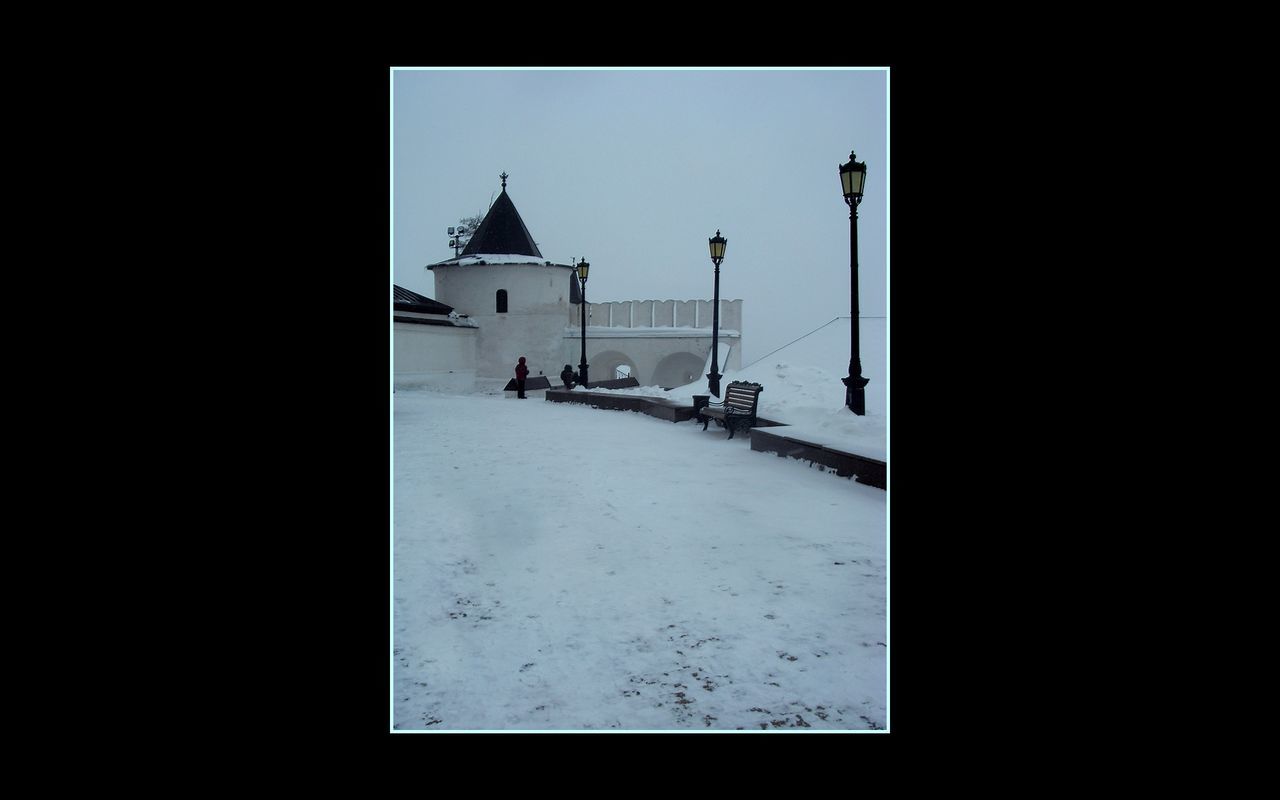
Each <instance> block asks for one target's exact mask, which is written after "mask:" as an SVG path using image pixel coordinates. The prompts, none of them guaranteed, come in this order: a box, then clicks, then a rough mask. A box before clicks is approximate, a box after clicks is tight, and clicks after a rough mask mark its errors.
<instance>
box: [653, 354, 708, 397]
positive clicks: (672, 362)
mask: <svg viewBox="0 0 1280 800" xmlns="http://www.w3.org/2000/svg"><path fill="white" fill-rule="evenodd" d="M705 361H706V358H705V357H702V356H696V355H694V354H693V353H672V354H671V355H669V356H667V357H666V358H664V359H662V361H660V362H658V367H657V369H655V370H654V371H653V381H652V383H653V384H655V385H657V386H661V387H662V388H664V389H674V388H675V387H677V386H684V385H685V384H689V383H693V382H694V381H696V380H697V379H698V378H700V377H701V376H702V365H703V363H704V362H705Z"/></svg>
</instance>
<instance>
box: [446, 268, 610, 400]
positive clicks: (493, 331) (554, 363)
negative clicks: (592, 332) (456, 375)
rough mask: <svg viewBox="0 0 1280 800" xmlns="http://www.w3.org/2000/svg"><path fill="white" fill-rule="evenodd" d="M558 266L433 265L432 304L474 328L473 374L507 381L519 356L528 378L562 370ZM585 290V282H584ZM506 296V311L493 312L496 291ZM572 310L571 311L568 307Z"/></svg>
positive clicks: (564, 312)
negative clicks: (462, 317)
mask: <svg viewBox="0 0 1280 800" xmlns="http://www.w3.org/2000/svg"><path fill="white" fill-rule="evenodd" d="M572 269H573V268H572V267H569V266H568V265H564V264H551V265H547V264H545V263H537V264H534V263H529V264H468V265H448V266H436V267H434V268H433V269H432V272H433V273H434V274H435V280H436V297H435V299H436V300H439V301H440V302H441V303H445V304H447V305H450V306H453V309H454V311H456V312H457V313H459V314H466V315H467V316H468V317H470V318H471V319H473V320H475V321H476V322H477V323H478V324H479V325H480V336H479V341H478V344H477V351H476V374H477V375H478V376H480V377H483V378H508V377H512V376H514V374H515V366H516V362H517V361H518V360H519V358H520V356H524V357H525V359H526V364H527V365H528V367H529V374H530V375H534V376H536V375H539V374H542V375H548V376H551V377H555V376H558V375H559V374H560V370H561V369H562V368H563V366H564V363H565V362H564V361H561V360H559V359H560V358H561V356H562V354H563V350H564V342H563V337H564V329H565V320H566V319H567V318H569V316H570V308H571V307H570V304H569V274H570V273H571V272H572ZM588 287H589V284H588ZM499 289H505V290H506V292H507V312H506V313H504V314H499V313H497V293H498V290H499ZM573 310H574V311H576V310H577V309H576V308H574V309H573Z"/></svg>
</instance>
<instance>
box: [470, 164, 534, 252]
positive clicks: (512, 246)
mask: <svg viewBox="0 0 1280 800" xmlns="http://www.w3.org/2000/svg"><path fill="white" fill-rule="evenodd" d="M504 183H505V181H504ZM481 253H486V254H492V255H523V256H537V257H538V258H542V257H543V256H542V253H541V252H540V251H539V250H538V245H537V244H535V243H534V241H533V236H532V235H531V234H530V233H529V229H528V228H526V227H525V226H524V220H522V219H520V212H519V211H516V205H515V203H512V202H511V198H510V197H508V196H507V190H506V188H505V187H504V188H503V190H502V194H500V195H498V199H497V200H494V201H493V205H492V206H490V207H489V213H488V214H485V215H484V219H483V220H482V221H481V222H480V227H479V228H476V232H475V234H474V235H472V237H471V241H469V242H467V246H466V248H464V249H463V251H462V255H464V256H470V255H477V254H481Z"/></svg>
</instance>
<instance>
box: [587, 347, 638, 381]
mask: <svg viewBox="0 0 1280 800" xmlns="http://www.w3.org/2000/svg"><path fill="white" fill-rule="evenodd" d="M624 364H625V365H626V366H628V367H630V368H631V374H632V375H633V376H635V378H636V379H637V380H639V379H640V370H639V368H637V367H636V362H635V359H633V358H631V356H629V355H627V354H626V353H620V352H618V351H617V350H605V351H604V352H603V353H596V354H595V355H593V356H590V357H589V358H588V359H587V369H588V374H587V377H589V378H590V379H591V382H592V383H595V382H596V381H611V380H613V375H614V373H615V372H616V371H617V369H618V367H620V366H623V365H624Z"/></svg>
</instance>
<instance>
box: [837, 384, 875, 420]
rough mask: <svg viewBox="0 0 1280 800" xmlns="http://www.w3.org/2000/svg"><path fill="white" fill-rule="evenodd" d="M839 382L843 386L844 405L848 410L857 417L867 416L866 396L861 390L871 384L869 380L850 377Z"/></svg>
mask: <svg viewBox="0 0 1280 800" xmlns="http://www.w3.org/2000/svg"><path fill="white" fill-rule="evenodd" d="M840 382H841V383H843V384H844V386H845V389H844V404H845V405H846V406H848V407H849V410H850V411H852V412H853V413H855V414H857V415H858V416H860V417H862V416H866V414H867V396H866V393H865V392H864V391H863V388H864V387H865V386H866V385H867V384H868V383H870V382H871V379H870V378H864V377H862V376H861V375H859V376H858V377H856V378H855V377H854V376H853V375H850V376H849V377H847V378H841V379H840Z"/></svg>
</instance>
